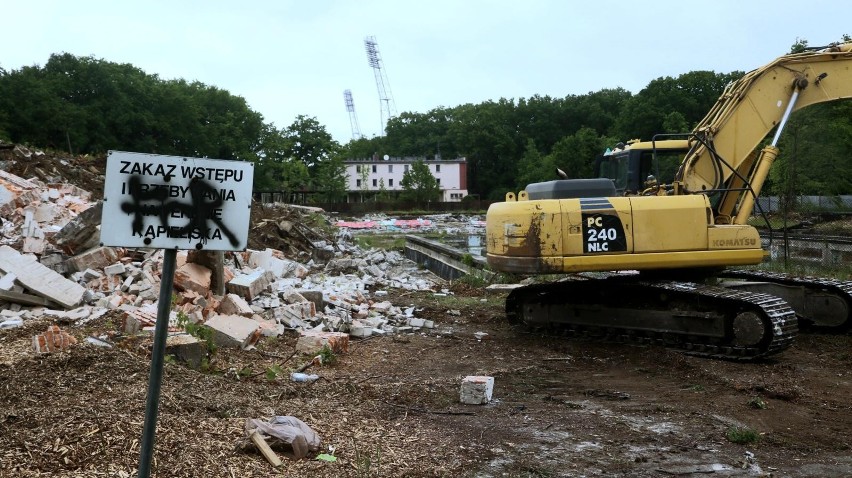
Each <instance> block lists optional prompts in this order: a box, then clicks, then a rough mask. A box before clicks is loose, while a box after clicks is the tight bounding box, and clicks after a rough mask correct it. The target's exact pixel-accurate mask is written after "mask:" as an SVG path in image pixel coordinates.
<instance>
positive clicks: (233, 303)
mask: <svg viewBox="0 0 852 478" xmlns="http://www.w3.org/2000/svg"><path fill="white" fill-rule="evenodd" d="M217 310H218V311H219V313H220V314H223V315H241V316H243V317H251V316H252V315H254V311H253V310H252V308H251V306H250V305H249V303H248V302H246V301H245V299H243V298H242V297H240V296H238V295H237V294H226V295H225V297H223V298H222V302H220V303H219V308H218V309H217Z"/></svg>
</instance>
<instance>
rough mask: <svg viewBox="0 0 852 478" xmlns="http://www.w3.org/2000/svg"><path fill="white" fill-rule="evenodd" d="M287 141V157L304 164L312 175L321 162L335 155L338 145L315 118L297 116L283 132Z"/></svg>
mask: <svg viewBox="0 0 852 478" xmlns="http://www.w3.org/2000/svg"><path fill="white" fill-rule="evenodd" d="M283 135H284V138H285V139H286V140H287V141H288V143H287V144H288V145H289V150H288V151H287V153H288V154H287V155H288V156H290V157H292V158H295V159H298V160H299V161H302V162H303V163H305V165H306V166H307V167H308V169H309V170H310V171H311V174H313V173H314V172H315V171H316V169H317V167H318V166H319V165H320V163H322V162H323V161H325V160H327V159H329V158H330V157H331V155H333V154H335V153H337V152H338V151H339V149H340V145H339V144H338V143H337V141H335V140H334V139H333V138H332V137H331V134H329V133H328V131H327V130H326V129H325V126H323V125H322V124H320V122H319V121H317V119H316V118H313V117H309V116H305V115H299V116H297V117H296V119H295V120H294V121H293V123H292V124H291V125H290V126H288V127H287V128H286V129H285V130H284V131H283Z"/></svg>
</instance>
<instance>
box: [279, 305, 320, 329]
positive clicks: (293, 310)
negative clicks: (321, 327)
mask: <svg viewBox="0 0 852 478" xmlns="http://www.w3.org/2000/svg"><path fill="white" fill-rule="evenodd" d="M315 315H316V309H314V303H313V302H299V303H296V304H287V305H282V306H281V307H276V308H275V309H272V317H273V318H274V319H275V320H276V321H278V323H280V324H284V325H286V326H287V327H290V328H299V327H302V328H304V327H306V324H305V321H307V320H308V319H310V318H312V317H314V316H315Z"/></svg>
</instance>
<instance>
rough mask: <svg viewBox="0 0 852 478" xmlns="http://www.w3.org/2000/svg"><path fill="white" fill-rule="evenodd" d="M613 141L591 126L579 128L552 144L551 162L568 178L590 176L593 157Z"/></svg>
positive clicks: (591, 174)
mask: <svg viewBox="0 0 852 478" xmlns="http://www.w3.org/2000/svg"><path fill="white" fill-rule="evenodd" d="M614 142H615V141H614V140H612V139H611V138H607V137H603V136H600V135H598V133H597V132H596V131H595V130H593V129H591V128H580V130H579V131H577V132H576V133H575V134H572V135H570V136H566V137H564V138H562V139H560V140H559V142H557V143H556V145H555V146H553V152H552V153H551V155H550V160H551V162H552V163H553V164H554V165H555V166H556V167H559V169H562V170H563V171H565V172H566V173H567V174H568V177H569V178H591V177H592V176H593V173H594V163H595V158H596V157H598V156H599V155H600V154H601V153H603V151H604V150H605V149H606V147H607V145H611V144H613V143H614Z"/></svg>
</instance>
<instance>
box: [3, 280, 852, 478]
mask: <svg viewBox="0 0 852 478" xmlns="http://www.w3.org/2000/svg"><path fill="white" fill-rule="evenodd" d="M453 290H454V293H453V294H450V295H446V296H441V295H437V296H436V295H435V294H432V293H429V292H399V291H397V292H396V293H395V294H393V295H395V296H394V297H392V298H391V300H392V302H394V303H395V304H411V305H415V306H416V307H417V308H418V312H417V315H418V316H419V317H423V318H429V319H432V320H434V321H435V322H436V328H435V329H433V331H431V332H430V333H428V334H422V333H417V334H413V335H403V336H396V337H371V338H368V339H365V340H360V341H357V340H353V342H352V343H351V348H350V351H349V353H347V354H342V355H340V356H338V357H337V359H338V360H337V362H336V363H335V364H333V365H325V366H322V367H320V368H317V369H314V372H315V373H317V374H318V375H320V376H321V379H319V380H318V381H316V382H312V383H296V382H291V381H289V379H288V377H286V375H287V374H286V373H281V374H278V375H277V376H276V374H275V373H273V372H270V371H271V370H272V371H274V370H276V368H275V366H276V365H278V366H279V368H280V370H285V371H286V370H289V369H292V368H295V367H296V366H297V365H300V364H301V363H302V362H304V361H305V359H306V358H305V357H301V356H299V355H293V351H294V345H295V336H287V337H284V338H281V339H266V340H265V341H263V342H262V343H261V345H260V347H259V348H258V350H255V351H233V350H225V349H219V350H218V351H217V352H216V353H215V355H214V358H213V360H212V361H211V364H210V367H209V368H208V369H207V370H205V371H199V370H193V369H190V368H188V367H186V366H184V365H181V364H177V363H167V364H166V367H165V370H166V372H165V377H164V381H163V389H162V395H161V401H160V417H159V422H158V429H157V443H156V449H155V461H154V466H153V475H154V476H159V477H192V476H234V477H246V476H316V477H339V476H353V477H366V476H382V477H385V476H387V477H394V476H453V477H456V476H462V477H492V476H493V477H498V476H508V477H516V476H527V477H557V476H558V477H561V476H578V477H579V476H649V477H650V476H690V475H701V476H704V475H705V474H713V475H714V476H815V477H834V476H836V477H840V476H850V475H852V455H851V454H850V445H852V413H850V409H852V405H850V401H849V396H850V391H852V387H850V381H852V373H850V364H852V353H851V352H850V345H852V344H851V343H850V342H852V337H850V336H837V335H802V336H800V338H799V340H798V342H797V343H796V345H795V346H793V347H792V348H791V349H788V350H787V351H785V352H784V353H782V354H781V355H780V356H778V357H777V358H775V359H773V360H767V361H763V362H759V363H734V362H726V361H718V360H708V359H701V358H694V357H688V356H684V355H681V354H679V353H675V352H670V351H667V350H665V349H661V348H656V347H634V346H624V345H617V344H600V343H594V342H588V341H584V340H581V339H576V338H573V339H572V338H564V337H542V336H536V335H530V334H524V333H519V332H517V331H515V330H513V329H511V328H510V327H509V326H508V325H507V324H506V323H505V321H504V320H503V315H502V306H503V299H504V296H502V295H486V294H485V293H484V292H483V291H481V290H475V289H471V288H467V287H463V286H461V285H456V286H455V287H453ZM45 326H46V321H32V322H27V325H26V326H25V327H23V328H18V329H10V330H4V331H2V332H0V390H2V393H0V476H4V477H5V476H9V477H12V476H15V477H17V476H22V477H29V476H52V477H70V476H135V472H134V469H135V467H136V466H137V464H138V460H139V440H140V437H141V433H142V423H143V418H144V407H145V394H146V390H147V381H148V366H149V360H150V358H149V349H150V339H143V338H138V337H136V338H121V337H119V336H117V335H116V332H115V329H116V326H115V324H114V323H113V321H112V320H111V318H110V317H102V318H100V319H98V320H97V321H96V322H94V323H90V324H88V325H87V326H85V327H84V328H71V327H69V329H68V330H69V331H70V332H71V333H72V334H73V335H75V336H76V337H77V338H78V339H80V340H83V339H84V338H85V337H86V336H89V335H100V334H109V335H111V336H112V339H113V340H114V341H115V342H116V343H117V344H118V346H117V347H116V348H113V349H104V348H98V347H95V346H91V345H81V346H77V347H74V348H72V349H71V350H70V351H68V352H63V353H59V354H52V355H43V356H36V355H35V354H33V353H32V352H31V351H30V348H31V340H32V339H31V337H32V335H33V334H35V333H37V332H40V331H42V330H43V329H44V327H45ZM476 332H485V333H487V334H488V335H487V336H485V337H484V338H483V339H482V340H481V341H479V340H477V338H476V336H475V335H474V334H475V333H476ZM467 375H489V376H493V377H494V379H495V385H494V394H493V397H492V398H493V400H492V402H491V403H489V404H487V405H479V406H475V405H462V404H460V403H459V389H460V384H461V380H462V378H463V377H465V376H467ZM273 415H292V416H296V417H297V418H300V419H301V420H303V421H305V422H306V423H307V424H308V425H309V426H310V427H312V428H313V429H314V430H315V431H316V432H317V433H319V434H320V436H321V438H322V450H321V451H323V452H326V453H328V452H329V451H330V449H331V448H332V447H333V450H334V451H333V455H334V456H336V457H337V461H336V462H332V463H329V462H323V461H318V460H301V461H293V460H285V463H284V466H283V467H282V468H280V469H277V470H273V468H272V467H270V465H269V464H268V463H267V462H266V461H265V460H264V459H263V458H262V456H261V455H260V454H258V453H257V452H255V451H252V450H245V449H243V448H241V447H238V444H239V442H240V441H241V439H242V437H243V433H242V426H243V423H244V422H245V420H246V419H247V418H267V417H270V416H273ZM737 427H739V428H737ZM736 429H739V430H746V431H749V430H753V431H755V432H757V434H758V435H757V440H756V441H754V442H751V443H747V444H737V443H734V442H732V441H731V440H730V439H729V438H728V437H727V435H728V434H729V433H732V432H733V431H734V430H736ZM733 438H736V437H733Z"/></svg>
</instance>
